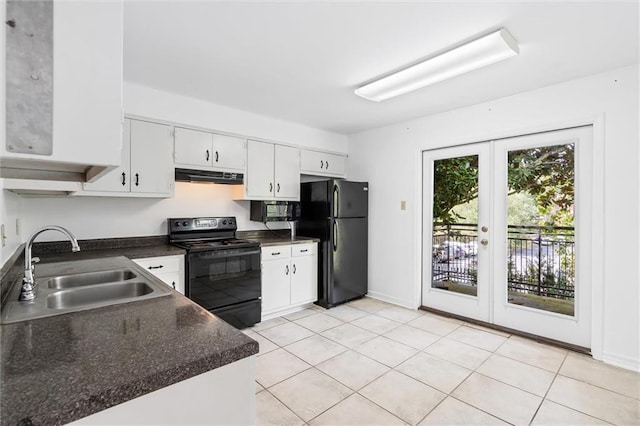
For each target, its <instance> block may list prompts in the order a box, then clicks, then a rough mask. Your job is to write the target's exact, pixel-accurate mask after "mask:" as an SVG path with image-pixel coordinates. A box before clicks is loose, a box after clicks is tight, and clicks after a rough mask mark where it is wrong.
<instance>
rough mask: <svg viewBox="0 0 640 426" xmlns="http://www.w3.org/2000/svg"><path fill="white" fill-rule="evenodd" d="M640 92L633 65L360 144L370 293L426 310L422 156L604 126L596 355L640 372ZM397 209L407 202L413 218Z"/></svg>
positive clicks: (353, 157)
mask: <svg viewBox="0 0 640 426" xmlns="http://www.w3.org/2000/svg"><path fill="white" fill-rule="evenodd" d="M638 90H639V88H638V66H633V67H627V68H622V69H618V70H613V71H610V72H607V73H603V74H599V75H595V76H591V77H587V78H583V79H578V80H573V81H569V82H566V83H563V84H559V85H556V86H551V87H547V88H544V89H540V90H536V91H531V92H527V93H522V94H518V95H515V96H511V97H507V98H503V99H499V100H496V101H492V102H487V103H482V104H479V105H475V106H472V107H468V108H463V109H458V110H454V111H449V112H445V113H441V114H437V115H432V116H427V117H423V118H419V119H416V120H411V121H407V122H404V123H400V124H396V125H393V126H388V127H385V128H381V129H374V130H370V131H367V132H362V133H359V134H356V135H353V136H352V137H351V140H350V147H349V154H350V157H349V178H350V179H354V180H367V181H369V183H370V186H369V187H370V192H369V193H370V210H369V211H370V242H369V253H370V261H369V265H370V266H369V277H370V278H369V288H370V291H371V293H372V294H373V295H376V296H378V297H381V298H384V299H387V300H390V301H395V302H397V303H401V304H404V305H407V306H416V305H417V304H419V300H418V298H417V297H416V296H417V294H418V292H419V290H418V289H419V286H420V283H419V280H420V277H419V273H418V271H419V262H420V259H419V253H418V248H419V247H420V242H419V240H420V235H418V229H419V225H418V223H417V219H419V218H417V217H416V216H417V212H418V211H419V210H418V207H419V206H418V204H419V203H420V202H421V199H420V194H419V191H420V188H419V183H420V181H421V178H420V177H419V176H417V173H418V170H420V168H419V164H420V163H419V161H420V150H422V149H432V148H438V147H446V146H451V145H456V144H460V143H470V142H478V141H484V140H489V139H492V138H497V137H505V136H515V135H520V134H523V133H527V132H529V131H540V130H551V129H555V128H559V127H562V126H563V125H566V124H567V123H571V122H580V121H585V120H587V121H589V120H601V121H600V124H601V125H600V126H597V128H599V129H603V134H602V135H596V138H598V137H601V140H602V139H603V140H604V148H603V151H604V152H597V151H596V153H595V155H596V158H595V165H596V167H594V170H593V173H594V178H595V180H596V181H597V180H598V177H600V181H602V180H604V190H603V189H602V188H600V189H598V188H596V190H599V191H600V196H601V197H602V196H603V197H604V206H602V207H601V209H599V211H594V221H597V223H596V226H598V227H600V229H603V231H604V232H603V235H602V238H601V239H603V240H604V241H603V242H601V244H603V246H604V250H603V251H604V258H603V259H602V261H601V265H600V264H599V265H596V267H595V268H594V270H595V271H598V270H600V272H601V273H600V274H599V276H594V279H596V280H600V283H599V284H600V287H601V288H602V287H604V295H603V297H602V298H601V300H596V301H594V315H595V316H596V317H597V318H600V319H601V321H600V322H599V323H598V324H595V325H594V339H593V340H594V342H593V345H594V347H593V349H594V355H596V356H597V357H599V358H602V359H603V360H605V361H607V362H610V363H613V364H617V365H622V366H625V367H627V368H632V369H636V370H640V329H639V327H640V317H639V313H638V312H639V310H640V309H639V308H640V306H639V303H638V302H639V300H640V297H639V296H640V295H639V277H640V274H639V272H640V271H639V269H638V258H639V255H640V251H639V244H638V240H637V239H636V238H635V237H634V236H637V235H638V232H639V226H638V225H639V224H638V218H639V217H640V211H639V192H638V186H639V174H638V155H639V148H638V145H639V130H638V113H639V108H638ZM603 175H604V179H602V176H603ZM400 200H407V201H408V203H407V207H408V210H407V211H401V210H400ZM390 224H393V227H392V228H391V229H389V226H390ZM378 230H385V231H384V232H380V231H378ZM596 241H597V240H596ZM602 280H604V282H602ZM598 309H599V310H600V312H598ZM598 346H599V347H598Z"/></svg>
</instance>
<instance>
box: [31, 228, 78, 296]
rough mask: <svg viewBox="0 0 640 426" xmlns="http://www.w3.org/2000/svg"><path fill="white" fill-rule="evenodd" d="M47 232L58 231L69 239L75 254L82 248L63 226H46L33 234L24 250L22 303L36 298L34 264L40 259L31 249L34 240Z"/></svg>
mask: <svg viewBox="0 0 640 426" xmlns="http://www.w3.org/2000/svg"><path fill="white" fill-rule="evenodd" d="M45 231H58V232H61V233H63V234H65V235H66V236H67V238H69V241H71V250H72V251H74V252H76V251H80V246H79V245H78V240H76V237H74V236H73V234H71V232H69V231H67V230H66V229H65V228H63V227H62V226H57V225H49V226H45V227H42V228H40V229H38V230H37V231H36V232H34V233H33V234H31V236H30V237H29V239H28V240H27V245H26V246H25V248H24V278H23V279H22V289H21V290H20V298H19V300H20V301H24V302H26V301H29V300H33V299H35V298H36V281H35V279H34V277H33V271H34V264H35V263H37V262H39V261H40V259H39V258H37V257H35V258H32V257H31V248H32V247H33V240H35V239H36V237H37V236H38V235H40V234H42V233H43V232H45Z"/></svg>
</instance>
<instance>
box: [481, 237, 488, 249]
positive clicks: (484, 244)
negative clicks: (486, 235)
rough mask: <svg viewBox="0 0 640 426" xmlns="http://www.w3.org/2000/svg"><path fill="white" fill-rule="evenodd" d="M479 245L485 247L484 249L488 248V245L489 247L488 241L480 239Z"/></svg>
mask: <svg viewBox="0 0 640 426" xmlns="http://www.w3.org/2000/svg"><path fill="white" fill-rule="evenodd" d="M480 244H482V245H483V246H485V247H486V246H488V245H489V241H488V240H485V239H482V240H480Z"/></svg>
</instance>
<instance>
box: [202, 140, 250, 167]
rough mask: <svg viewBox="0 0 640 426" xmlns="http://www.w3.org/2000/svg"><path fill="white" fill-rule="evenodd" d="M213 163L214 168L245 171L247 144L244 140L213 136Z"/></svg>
mask: <svg viewBox="0 0 640 426" xmlns="http://www.w3.org/2000/svg"><path fill="white" fill-rule="evenodd" d="M212 138H213V151H212V154H211V161H212V165H213V167H214V168H221V169H232V170H243V171H244V169H245V164H246V163H245V160H246V158H247V143H246V141H245V140H244V139H242V138H236V137H233V136H225V135H217V134H215V133H214V134H213V135H212Z"/></svg>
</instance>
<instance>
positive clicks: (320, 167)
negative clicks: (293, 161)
mask: <svg viewBox="0 0 640 426" xmlns="http://www.w3.org/2000/svg"><path fill="white" fill-rule="evenodd" d="M346 165H347V156H346V155H340V154H330V153H327V152H321V151H313V150H310V149H301V150H300V172H301V173H302V174H307V175H317V176H331V177H345V175H346Z"/></svg>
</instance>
